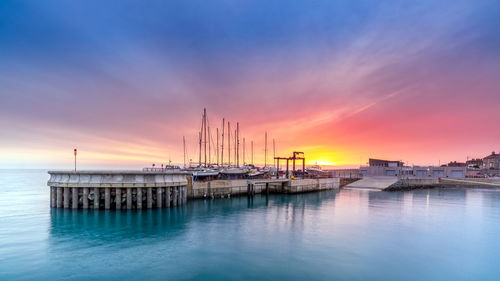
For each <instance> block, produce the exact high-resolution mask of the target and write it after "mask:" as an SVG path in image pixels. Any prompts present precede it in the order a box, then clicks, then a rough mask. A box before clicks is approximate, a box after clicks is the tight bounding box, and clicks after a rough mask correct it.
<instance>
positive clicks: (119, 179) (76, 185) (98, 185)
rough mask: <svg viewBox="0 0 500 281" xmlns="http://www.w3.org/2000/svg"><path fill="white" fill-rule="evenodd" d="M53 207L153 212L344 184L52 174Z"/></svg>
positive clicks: (168, 174)
mask: <svg viewBox="0 0 500 281" xmlns="http://www.w3.org/2000/svg"><path fill="white" fill-rule="evenodd" d="M48 173H49V174H50V179H49V181H48V182H47V185H48V186H49V188H50V206H51V207H52V208H65V209H95V210H97V209H104V210H109V209H115V210H121V209H126V210H130V209H136V210H140V209H152V208H170V207H177V206H182V205H185V204H186V203H187V201H188V200H191V199H199V198H207V197H208V198H220V197H231V196H238V195H247V196H254V195H255V194H258V193H266V194H269V193H284V194H293V193H301V192H312V191H320V190H328V189H338V188H339V183H340V179H339V178H305V179H292V178H282V179H240V180H208V181H194V180H193V175H192V174H191V173H189V172H185V171H163V172H157V171H49V172H48Z"/></svg>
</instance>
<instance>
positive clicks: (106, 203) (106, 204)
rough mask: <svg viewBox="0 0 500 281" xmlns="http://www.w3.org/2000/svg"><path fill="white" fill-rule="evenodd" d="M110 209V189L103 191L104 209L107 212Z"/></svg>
mask: <svg viewBox="0 0 500 281" xmlns="http://www.w3.org/2000/svg"><path fill="white" fill-rule="evenodd" d="M110 207H111V188H109V187H106V188H105V189H104V209H106V210H109V208H110Z"/></svg>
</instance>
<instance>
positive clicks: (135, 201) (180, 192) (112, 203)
mask: <svg viewBox="0 0 500 281" xmlns="http://www.w3.org/2000/svg"><path fill="white" fill-rule="evenodd" d="M49 174H50V179H49V181H48V183H47V185H48V186H49V187H50V206H51V207H52V208H72V209H79V208H82V209H88V208H93V209H94V210H98V209H116V210H121V209H125V208H126V209H128V210H130V209H142V208H148V209H150V208H168V207H172V206H179V205H183V204H186V202H187V197H186V195H187V194H186V193H187V185H188V180H187V177H188V176H190V174H189V173H186V172H167V173H158V172H144V171H77V172H74V171H49ZM144 199H145V200H144Z"/></svg>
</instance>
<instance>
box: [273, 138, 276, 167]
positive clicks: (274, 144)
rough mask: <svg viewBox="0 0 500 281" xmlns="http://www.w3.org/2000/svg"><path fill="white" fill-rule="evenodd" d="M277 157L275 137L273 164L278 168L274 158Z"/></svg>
mask: <svg viewBox="0 0 500 281" xmlns="http://www.w3.org/2000/svg"><path fill="white" fill-rule="evenodd" d="M275 157H276V143H275V142H274V139H273V166H274V168H276V163H275V160H274V158H275Z"/></svg>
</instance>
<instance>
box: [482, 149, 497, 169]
mask: <svg viewBox="0 0 500 281" xmlns="http://www.w3.org/2000/svg"><path fill="white" fill-rule="evenodd" d="M483 168H485V169H500V154H499V153H495V151H493V152H492V153H491V154H490V155H488V156H486V157H484V158H483Z"/></svg>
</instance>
